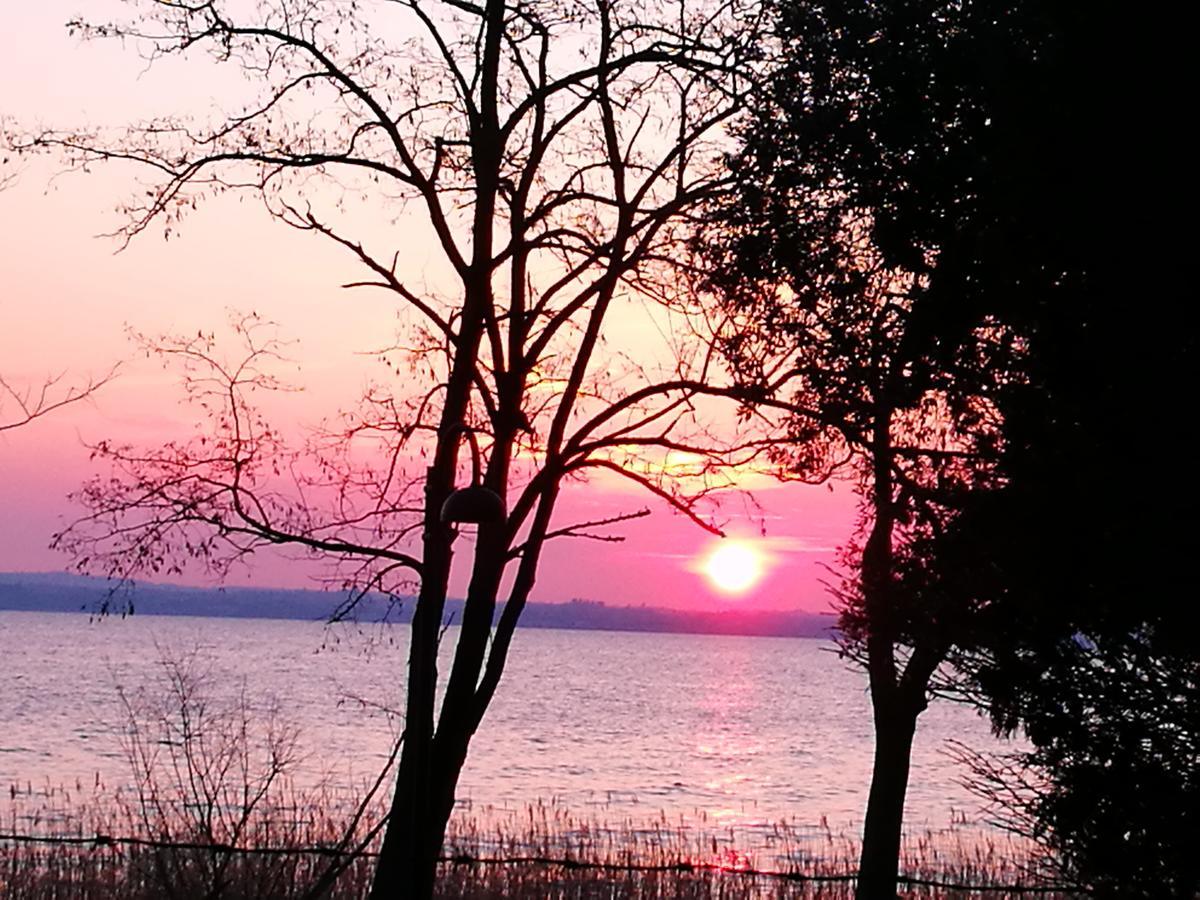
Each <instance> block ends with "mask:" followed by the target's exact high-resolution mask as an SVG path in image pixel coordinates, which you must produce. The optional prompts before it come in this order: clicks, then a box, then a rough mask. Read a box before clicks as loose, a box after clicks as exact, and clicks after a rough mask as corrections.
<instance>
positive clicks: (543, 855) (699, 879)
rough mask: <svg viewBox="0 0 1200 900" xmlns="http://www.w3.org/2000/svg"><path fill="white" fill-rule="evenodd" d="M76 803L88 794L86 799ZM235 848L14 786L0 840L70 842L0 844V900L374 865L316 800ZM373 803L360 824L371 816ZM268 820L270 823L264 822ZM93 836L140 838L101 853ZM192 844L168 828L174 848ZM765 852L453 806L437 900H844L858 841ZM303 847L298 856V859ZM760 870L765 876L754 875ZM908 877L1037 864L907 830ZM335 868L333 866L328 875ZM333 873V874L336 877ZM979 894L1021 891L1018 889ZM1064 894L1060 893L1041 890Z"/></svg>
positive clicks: (325, 798) (1017, 852) (341, 883)
mask: <svg viewBox="0 0 1200 900" xmlns="http://www.w3.org/2000/svg"><path fill="white" fill-rule="evenodd" d="M83 793H85V794H86V793H88V792H83ZM285 796H286V798H287V801H286V802H279V803H276V802H274V801H273V802H272V804H271V806H270V809H269V810H267V809H264V814H263V815H262V816H261V817H259V818H257V819H256V820H255V823H254V824H253V826H252V827H251V828H249V829H247V831H246V833H245V834H244V835H243V836H242V837H241V838H240V840H239V843H238V846H237V848H233V849H205V848H203V847H202V846H200V845H201V844H203V841H199V842H198V843H197V844H196V845H192V846H184V847H182V848H181V847H171V846H160V845H158V844H157V838H156V836H155V835H153V834H151V833H148V832H147V831H146V828H145V822H144V817H143V816H142V815H141V812H140V811H139V810H137V809H136V808H135V804H132V803H130V798H129V796H128V794H127V793H124V792H121V791H117V792H116V793H115V794H112V795H108V796H107V798H102V797H100V796H99V795H96V794H94V793H93V794H92V798H91V799H89V800H87V801H80V800H79V799H78V798H77V797H76V796H75V795H74V794H73V793H72V792H71V791H66V790H63V789H61V788H55V789H49V788H42V789H35V790H32V791H27V790H26V789H21V790H16V789H10V791H9V794H8V802H7V804H6V809H5V815H4V817H3V820H2V825H0V831H3V832H5V833H7V834H10V835H12V834H24V835H56V836H59V837H66V838H74V839H77V840H80V841H82V843H26V842H17V841H12V840H4V839H0V896H3V897H6V898H12V900H76V898H78V900H109V898H113V900H115V898H129V900H151V898H178V900H191V898H223V900H252V898H253V900H298V898H305V897H309V896H312V892H313V889H314V887H316V886H317V885H318V883H319V882H322V881H324V882H327V883H328V889H327V890H324V891H322V894H321V895H322V896H326V897H331V898H339V900H340V898H361V897H365V896H366V893H367V889H368V887H369V884H370V876H371V871H372V868H373V862H374V861H373V858H372V856H371V855H370V852H371V851H372V850H373V849H374V844H371V845H370V846H369V847H368V852H367V853H366V854H364V855H362V856H359V857H357V858H355V859H346V858H343V857H340V856H331V855H323V854H322V853H318V852H312V851H315V850H318V849H322V848H324V849H326V850H328V849H330V848H335V847H338V846H342V845H344V844H345V843H346V842H345V841H344V838H345V836H346V831H347V822H348V820H349V819H350V818H351V817H352V816H353V814H354V810H353V809H352V808H350V807H349V806H348V805H347V804H346V802H345V801H344V800H340V799H338V797H336V796H334V795H332V794H329V793H325V792H315V793H310V794H300V793H296V792H288V793H286V794H285V793H284V792H282V791H281V793H280V795H279V797H280V798H283V797H285ZM382 812H383V801H382V799H379V800H377V801H376V802H375V804H374V808H372V809H371V810H369V811H368V813H367V815H365V816H364V817H363V821H362V823H361V824H359V825H358V826H357V829H352V830H356V832H357V836H358V837H362V836H364V835H365V834H366V833H367V831H368V823H369V822H373V821H378V816H379V815H381V814H382ZM268 813H269V814H268ZM97 835H102V836H112V837H124V838H133V839H135V841H144V842H145V843H120V842H114V843H106V842H104V841H101V842H94V841H91V840H90V839H92V838H94V837H95V836H97ZM195 837H196V836H195V835H194V834H189V830H188V828H186V827H183V826H182V825H180V826H179V827H177V829H176V831H175V840H176V841H177V842H184V843H187V842H188V839H189V838H195ZM764 843H765V846H762V847H759V848H758V849H756V850H752V849H750V848H740V847H738V846H737V843H736V841H735V840H734V838H733V836H732V835H731V834H728V833H725V834H722V833H718V832H702V831H699V830H697V829H695V828H693V827H689V826H686V825H685V824H683V823H673V822H671V821H669V820H667V819H666V818H665V817H664V818H661V819H659V820H658V821H656V822H651V823H648V824H647V823H635V822H632V821H622V822H617V823H615V824H613V823H609V822H605V821H604V820H603V818H602V817H601V816H600V815H596V816H593V817H590V818H582V817H579V816H576V815H574V814H572V813H571V811H569V810H567V809H565V808H563V807H562V806H560V805H557V804H553V803H533V804H531V805H529V806H527V807H525V808H523V809H519V810H497V809H493V808H487V807H484V808H475V809H472V808H467V809H462V810H460V811H459V813H458V814H457V815H456V816H455V817H454V818H453V820H452V822H451V827H450V832H449V835H448V837H447V842H446V850H445V856H446V859H445V861H444V862H443V863H442V866H441V871H440V877H439V884H438V896H439V897H446V898H450V897H461V898H514V900H542V898H545V900H584V898H588V900H591V898H612V900H615V898H630V900H634V898H637V900H642V898H645V900H650V898H654V900H685V898H688V900H691V898H695V900H702V898H703V900H709V898H721V900H749V898H830V900H840V898H850V897H852V895H853V882H852V880H851V879H850V877H849V876H851V874H852V873H853V871H854V863H855V860H856V851H857V847H856V842H855V840H854V839H853V838H852V837H851V836H848V835H846V834H842V833H837V832H834V831H832V830H830V829H828V828H825V829H821V830H819V831H818V832H817V833H816V834H815V835H814V833H813V831H812V830H811V829H801V828H798V827H795V826H792V825H789V824H786V823H780V824H779V825H777V826H775V827H774V828H773V829H771V830H770V832H769V834H768V835H767V840H766V841H765V842H764ZM294 851H301V852H294ZM759 868H769V869H770V872H769V873H761V872H756V871H755V870H757V869H759ZM902 868H903V872H904V874H905V875H907V876H909V877H913V878H917V879H920V880H923V881H936V882H939V883H941V884H942V885H975V886H988V885H998V884H1030V885H1032V884H1039V883H1041V882H1039V880H1038V872H1039V869H1038V863H1037V860H1036V858H1033V857H1031V856H1029V854H1028V853H1027V852H1026V849H1025V848H1023V847H1021V846H1020V845H1017V844H1015V843H1010V842H1007V841H1004V840H988V839H980V838H979V837H978V836H977V835H974V834H971V833H968V832H958V831H954V830H951V831H946V832H940V833H933V832H923V833H920V834H914V835H910V836H909V839H908V840H907V842H906V844H905V850H904V859H903V864H902ZM338 870H340V872H339V871H338ZM335 874H336V877H333V876H334V875H335ZM901 896H903V897H912V898H918V897H947V898H952V897H979V896H982V895H981V893H980V892H979V891H976V890H969V889H966V888H956V887H947V886H933V885H920V884H915V885H906V886H904V887H903V889H902V891H901ZM986 896H989V897H996V898H1004V897H1018V896H1028V895H1026V894H1023V893H1022V892H1020V891H1017V890H1010V891H988V892H987V893H986ZM1040 896H1045V897H1067V896H1071V895H1070V894H1069V893H1068V892H1065V891H1062V892H1046V891H1043V892H1041V893H1040Z"/></svg>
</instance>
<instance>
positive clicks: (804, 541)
mask: <svg viewBox="0 0 1200 900" xmlns="http://www.w3.org/2000/svg"><path fill="white" fill-rule="evenodd" d="M85 8H86V10H87V12H88V15H89V16H90V17H93V18H95V19H103V18H105V13H106V11H108V10H112V9H114V8H118V9H119V5H117V4H113V3H110V2H108V0H89V2H88V3H86V4H84V3H81V2H78V0H76V2H61V0H46V2H42V3H38V4H21V5H20V6H18V7H15V9H14V10H6V12H5V24H6V25H7V26H8V27H6V28H5V29H4V31H3V32H2V33H0V84H2V85H4V95H5V96H4V100H3V111H2V112H3V114H4V115H6V116H12V117H15V118H17V119H20V120H22V121H24V122H27V123H28V122H40V123H43V124H46V125H71V126H80V125H85V124H97V125H100V124H119V123H122V122H126V121H131V120H133V119H135V118H138V117H139V116H142V115H145V114H147V113H152V112H154V111H156V110H159V111H173V110H175V109H177V108H180V107H182V108H187V109H204V108H207V107H208V106H209V105H211V103H212V99H211V98H212V96H213V94H214V93H216V92H217V91H218V90H223V89H224V88H225V87H226V86H224V85H219V84H213V83H205V82H203V81H201V80H197V79H195V78H187V79H181V78H175V77H172V73H171V72H170V71H166V72H162V73H156V74H153V75H142V76H141V77H139V73H140V63H139V61H138V60H137V58H136V57H135V56H134V55H133V54H132V53H122V52H120V50H119V48H118V47H117V46H115V45H80V44H79V43H78V42H76V41H74V40H73V39H71V38H69V37H67V35H66V32H65V29H64V28H63V27H62V23H63V22H65V21H66V20H67V19H68V18H70V17H71V15H72V14H73V13H75V12H77V11H79V10H81V9H85ZM167 86H169V87H170V89H169V90H167V89H166V87H167ZM0 174H3V173H0ZM53 174H54V168H53V167H52V166H50V165H48V164H46V163H33V164H29V165H26V166H24V167H23V168H22V169H21V171H20V173H19V178H18V181H17V183H16V184H15V185H13V186H11V187H10V188H9V189H8V190H6V191H4V192H0V286H2V287H0V372H2V373H3V375H4V376H5V378H6V379H8V380H9V381H10V382H14V383H27V384H32V383H37V382H38V381H40V380H41V379H42V378H43V377H45V375H47V374H48V373H61V372H66V373H69V374H68V379H67V380H68V381H69V380H71V378H74V379H76V380H78V381H81V380H84V379H86V377H87V376H88V375H89V374H94V373H99V372H102V371H104V370H106V369H107V368H109V367H110V366H111V365H112V364H113V363H114V362H116V361H118V360H125V361H126V362H125V363H124V365H123V368H122V372H121V375H120V377H119V379H118V380H117V381H115V382H114V383H112V384H110V385H108V386H107V387H106V388H105V389H104V390H103V391H102V392H101V393H100V394H99V395H98V396H97V397H96V398H95V400H94V402H92V403H90V404H88V405H77V406H74V407H71V408H69V409H66V410H63V411H62V412H61V413H59V414H58V415H55V416H54V417H53V418H48V419H44V420H41V421H39V422H37V423H34V425H32V426H30V427H28V428H25V429H22V430H18V431H14V432H8V433H6V434H0V571H17V570H53V569H61V568H62V567H63V566H64V565H65V562H66V561H65V559H64V558H62V557H61V556H59V555H57V554H55V553H53V552H51V551H50V550H49V549H47V544H48V541H49V538H50V535H51V533H52V532H53V531H54V530H55V528H56V527H57V526H58V525H59V524H60V522H61V521H62V520H63V519H64V518H69V517H70V516H71V515H72V512H73V510H72V507H71V505H70V504H69V503H68V502H67V500H66V499H65V497H66V494H67V493H68V492H69V491H71V490H72V489H73V488H75V487H77V486H78V485H79V483H80V482H81V481H82V480H83V479H84V478H85V477H86V476H87V475H88V474H89V473H90V472H92V471H93V469H92V464H91V463H90V462H89V460H88V453H87V450H86V449H85V447H84V441H94V440H98V439H100V438H105V437H107V438H113V439H115V440H121V441H128V442H132V443H139V444H154V443H156V442H160V441H162V440H166V439H170V438H172V437H174V438H183V437H186V436H187V435H188V433H189V431H190V429H191V427H192V424H193V419H194V416H193V414H192V413H191V412H190V411H189V410H187V409H186V408H184V407H182V406H181V405H180V404H179V402H178V400H179V394H178V391H177V390H176V389H175V387H174V383H173V379H172V378H171V377H170V376H169V375H167V374H164V373H163V372H162V370H161V369H160V367H159V366H158V365H157V363H152V362H147V361H145V360H140V359H136V358H132V357H133V348H132V347H131V345H130V344H129V342H128V340H127V338H126V336H125V331H126V327H127V326H132V327H135V328H137V329H138V330H141V331H144V332H148V333H161V332H182V333H194V332H195V331H196V330H198V329H204V330H212V329H214V328H219V327H220V326H221V324H222V323H223V322H224V320H225V318H226V314H227V310H229V309H238V310H251V309H252V310H254V311H256V312H258V313H260V314H261V315H263V316H264V317H266V318H268V319H271V320H274V321H276V322H279V323H280V324H281V326H282V328H283V332H284V334H285V336H287V337H289V338H292V339H294V340H296V342H297V344H296V347H295V349H294V351H293V352H294V354H295V356H296V357H297V358H298V359H300V360H302V361H303V368H302V371H301V372H300V373H298V375H297V378H298V379H299V380H300V381H301V382H302V384H303V386H304V388H305V390H304V392H303V393H302V394H299V395H294V396H293V397H291V398H289V399H288V400H287V401H286V402H285V403H283V404H281V405H280V407H279V409H278V410H277V411H276V416H277V419H276V421H277V423H278V424H279V425H280V426H282V427H283V428H284V429H285V430H294V431H299V430H300V428H301V427H302V426H303V425H312V424H316V423H319V422H320V421H321V420H322V419H323V418H326V417H329V416H332V415H334V414H336V413H337V412H338V410H339V409H341V408H344V407H346V406H348V405H349V404H351V403H353V400H354V399H355V398H356V397H357V396H358V395H359V394H360V393H361V391H362V388H363V386H364V385H365V384H366V383H367V381H368V380H369V379H371V378H373V377H378V375H379V367H378V363H376V362H374V361H372V360H371V358H370V357H368V356H365V355H364V351H369V350H371V349H374V348H376V347H379V346H381V345H383V344H385V343H387V341H388V339H389V338H390V337H391V335H392V330H393V325H394V321H395V309H394V305H393V302H392V301H391V300H390V299H389V298H388V297H387V296H386V295H385V294H384V293H382V292H379V293H362V292H360V293H348V292H345V291H341V290H340V289H339V288H338V285H339V284H340V283H342V282H344V281H346V280H349V279H351V278H353V277H355V276H356V275H357V274H358V272H357V271H356V270H355V269H354V267H353V265H352V264H351V262H350V261H349V259H348V258H346V257H345V256H344V255H343V254H342V253H339V252H335V250H334V248H332V247H329V246H327V245H326V244H324V243H322V242H321V241H319V240H317V239H315V238H312V237H307V236H304V235H300V234H297V233H295V232H292V231H290V230H289V229H287V228H285V227H283V226H281V225H278V224H276V223H274V222H272V221H271V220H270V219H269V218H268V217H267V216H266V215H265V214H263V213H261V212H260V211H258V210H256V209H255V207H254V205H253V204H249V203H247V204H239V203H237V202H236V201H234V200H228V201H225V200H223V201H219V202H214V203H211V204H209V205H208V206H206V207H205V208H203V209H202V210H201V211H200V212H199V213H197V214H195V215H193V216H192V217H191V218H190V219H189V220H188V221H187V222H186V223H185V225H184V228H183V231H182V234H181V236H179V237H177V238H175V239H173V240H171V241H170V242H164V241H163V240H162V239H161V236H160V235H159V234H158V233H148V234H146V235H144V236H142V237H141V238H140V239H139V240H137V241H135V242H134V244H133V245H132V246H131V247H130V248H129V249H128V250H126V251H125V252H123V253H120V254H114V252H113V251H114V250H115V249H116V245H115V243H114V242H113V241H111V240H108V239H104V238H97V237H95V235H97V234H100V233H102V232H105V231H109V230H111V229H112V228H113V227H114V226H115V225H116V224H117V222H118V219H117V216H116V214H115V213H113V212H112V210H113V207H114V205H115V204H116V203H117V202H119V201H120V200H121V199H123V198H124V197H125V196H126V195H127V194H128V193H129V192H130V191H131V190H132V189H133V188H134V187H135V185H136V183H135V181H134V173H132V172H131V171H129V170H128V169H121V168H119V167H109V168H102V169H99V170H97V171H96V172H95V173H93V174H92V175H89V176H68V177H65V178H60V179H56V180H53V181H52V180H51V179H52V176H53ZM388 227H390V228H391V229H392V231H393V234H390V235H384V237H383V239H384V240H394V241H395V242H396V243H397V244H398V245H403V246H405V247H406V249H407V250H408V255H407V257H406V264H407V265H409V266H413V267H417V268H419V269H422V271H424V269H423V267H425V266H431V265H433V263H432V262H431V261H430V260H431V257H432V251H431V250H430V249H429V248H427V247H426V246H425V245H423V244H422V242H421V238H420V237H418V236H417V235H416V234H409V233H407V232H406V231H405V225H404V223H403V222H401V223H399V224H398V225H393V226H388ZM616 324H617V325H618V326H621V325H622V323H616ZM627 324H628V327H618V328H617V329H616V330H615V332H614V334H616V335H617V336H618V339H619V340H624V341H628V342H629V347H628V349H629V350H630V351H631V352H636V351H637V349H638V348H637V346H636V344H637V338H636V337H635V336H634V333H635V332H636V330H637V329H636V326H635V324H634V323H627ZM756 497H757V500H758V501H759V503H760V504H761V506H762V510H763V515H764V517H765V519H764V522H765V526H766V530H767V535H766V538H765V539H762V538H757V537H756V540H759V541H760V546H761V547H762V548H763V550H764V552H765V553H766V554H767V555H768V556H769V563H770V564H769V567H768V570H767V574H766V577H764V579H763V580H762V581H761V582H760V583H759V585H758V586H757V587H756V588H755V589H754V590H753V591H752V592H750V593H749V594H747V595H746V597H744V598H741V599H738V600H736V601H734V600H730V599H727V598H723V597H722V596H721V595H720V594H718V593H717V592H716V591H714V590H713V589H712V588H711V587H710V586H709V585H708V584H707V582H706V581H705V579H704V578H703V577H702V576H701V575H700V574H699V573H698V572H697V571H695V569H696V561H697V559H698V558H699V557H701V556H703V554H705V553H706V552H708V551H709V550H710V549H711V541H712V540H713V539H712V538H711V537H710V536H708V535H706V534H705V533H704V532H702V531H701V530H700V529H698V528H696V527H695V526H693V525H691V524H689V523H688V522H686V521H685V520H683V519H682V518H680V517H678V516H674V515H671V514H670V513H669V512H667V511H666V510H665V509H661V508H655V515H653V516H652V517H651V518H649V519H644V520H640V521H637V522H634V523H630V524H629V525H628V526H626V527H625V528H624V533H625V534H626V535H627V536H628V540H627V541H626V542H625V543H621V544H595V543H589V542H583V541H569V542H567V541H560V542H558V543H557V544H554V545H552V546H551V548H550V550H549V552H548V553H547V555H546V556H545V558H544V563H543V566H542V570H541V573H540V577H539V582H538V586H537V588H536V590H535V592H534V599H535V600H542V601H557V600H566V599H569V598H571V597H585V598H589V599H594V600H603V601H606V602H609V603H633V604H640V603H645V604H650V605H665V606H680V607H687V606H702V607H706V608H708V607H714V606H721V605H724V604H726V603H734V602H736V603H740V604H745V605H752V606H756V607H774V608H785V607H788V608H790V607H798V608H805V609H824V608H825V607H826V606H827V605H828V603H829V600H828V597H827V595H826V593H825V590H824V588H823V587H822V585H821V583H820V581H821V579H823V578H825V577H827V575H826V573H825V571H824V570H823V569H822V568H821V567H822V565H823V564H828V563H830V562H832V557H833V555H832V552H831V548H832V547H834V546H836V545H837V544H839V543H841V542H842V541H843V540H844V539H845V538H846V536H847V534H848V532H849V529H850V525H851V522H852V519H853V506H854V501H853V496H852V494H851V492H850V491H849V490H848V489H847V488H845V487H839V488H838V489H837V490H835V491H832V492H831V491H829V490H827V489H826V488H825V487H818V488H810V487H803V486H798V485H788V486H782V485H776V484H772V483H770V482H757V483H756ZM564 505H565V508H566V510H565V511H566V512H567V513H570V511H571V510H579V509H582V508H584V507H586V508H587V510H588V511H591V510H593V509H596V510H603V511H605V512H608V511H611V512H617V511H621V510H630V509H636V508H639V507H641V506H643V505H651V506H652V508H654V507H653V504H651V503H649V501H648V499H647V498H644V497H641V496H639V495H637V494H636V493H634V492H631V491H629V490H625V489H620V490H618V489H616V488H614V487H611V486H608V485H606V484H605V485H599V484H593V485H589V486H584V487H574V488H572V489H571V491H570V492H569V493H568V494H567V495H566V497H565V500H564ZM741 509H742V505H741V503H740V502H739V501H738V500H737V499H736V498H731V499H730V500H729V502H728V503H727V504H726V507H725V509H724V513H725V515H726V517H728V519H729V521H730V531H731V532H733V533H741V534H744V535H746V536H750V537H754V536H757V535H758V528H759V523H757V522H752V521H750V520H749V519H748V518H747V517H746V516H745V515H744V513H741ZM238 578H239V580H241V579H245V580H247V581H249V582H251V583H257V584H262V585H279V586H304V585H306V584H307V583H308V581H307V579H308V574H307V573H306V572H305V571H304V570H303V569H302V568H299V569H298V568H297V567H295V566H292V565H289V564H286V563H284V562H282V561H281V560H278V559H268V558H264V559H262V560H261V561H260V562H259V563H258V564H257V565H256V566H255V567H254V569H253V570H251V571H248V572H244V573H240V574H239V576H238Z"/></svg>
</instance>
